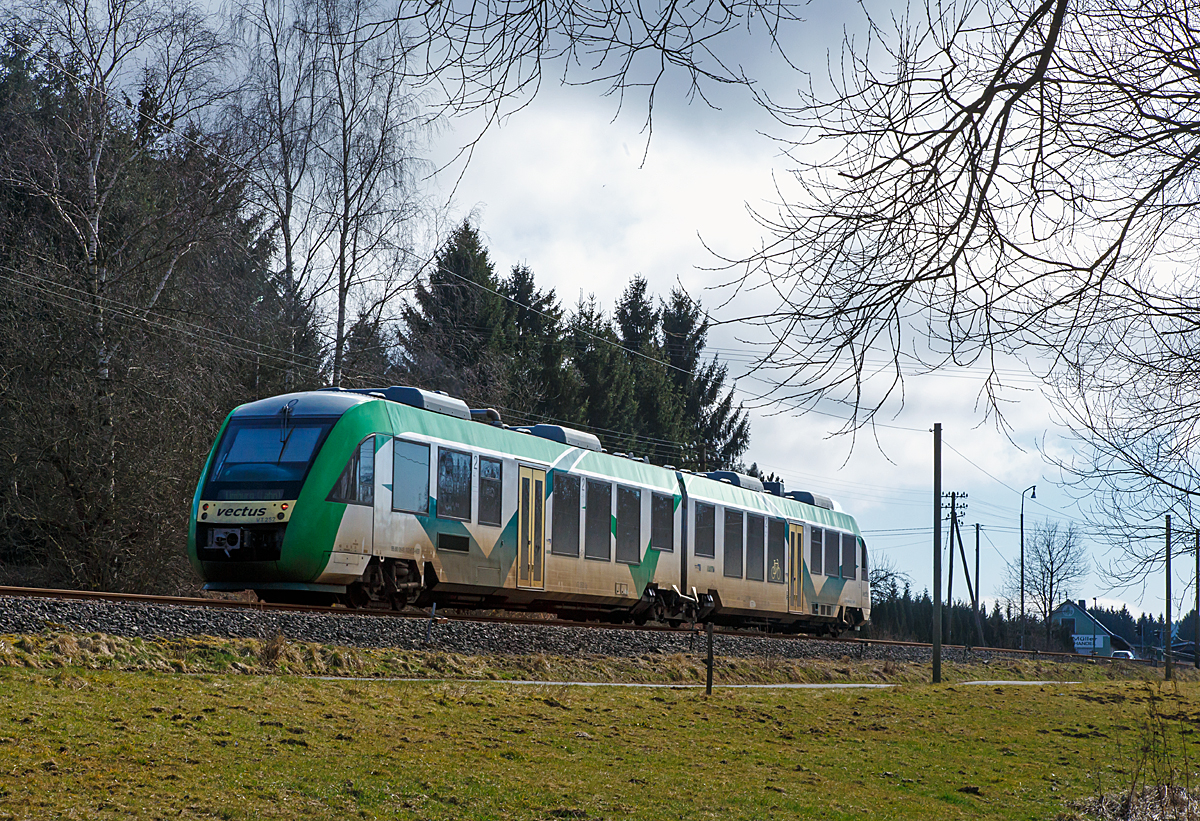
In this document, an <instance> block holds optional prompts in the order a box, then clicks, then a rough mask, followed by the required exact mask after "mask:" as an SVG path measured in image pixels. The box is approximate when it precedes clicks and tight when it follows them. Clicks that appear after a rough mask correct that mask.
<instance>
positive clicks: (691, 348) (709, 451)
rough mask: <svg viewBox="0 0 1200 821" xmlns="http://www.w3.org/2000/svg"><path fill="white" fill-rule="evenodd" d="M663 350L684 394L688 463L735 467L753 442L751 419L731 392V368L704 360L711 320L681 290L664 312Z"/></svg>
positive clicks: (675, 292)
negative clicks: (688, 444) (736, 402)
mask: <svg viewBox="0 0 1200 821" xmlns="http://www.w3.org/2000/svg"><path fill="white" fill-rule="evenodd" d="M661 322H662V334H663V348H664V352H665V354H666V358H667V362H668V363H670V365H671V368H670V376H671V378H672V379H673V380H674V381H675V384H676V386H677V388H678V390H679V392H680V394H681V395H682V398H683V418H684V419H685V420H687V422H688V424H689V425H690V430H688V431H686V432H685V434H684V435H685V437H686V438H687V441H688V442H689V443H690V444H691V446H692V450H691V451H690V453H689V458H688V459H687V460H686V463H687V466H688V467H692V468H704V469H707V470H717V469H730V468H733V467H736V466H737V465H738V463H739V462H740V460H741V457H742V454H743V453H745V452H746V448H748V447H749V446H750V420H749V419H748V418H747V416H746V411H745V409H744V408H743V407H742V405H741V404H740V403H739V404H738V405H737V406H736V407H735V406H734V403H733V388H732V386H731V387H730V388H729V389H728V390H726V388H725V380H726V378H727V376H728V370H727V367H726V366H725V365H723V364H721V361H720V359H719V358H718V357H713V358H712V359H711V360H708V361H707V362H704V361H703V360H702V357H703V354H704V346H705V343H706V342H707V339H708V328H709V323H708V318H707V317H705V316H704V315H703V313H702V311H701V308H700V305H699V303H697V302H695V301H694V300H693V299H692V298H691V297H690V296H688V294H687V292H685V291H684V290H683V289H681V288H674V289H672V291H671V297H670V299H669V300H668V301H667V302H666V304H665V305H663V307H662V313H661Z"/></svg>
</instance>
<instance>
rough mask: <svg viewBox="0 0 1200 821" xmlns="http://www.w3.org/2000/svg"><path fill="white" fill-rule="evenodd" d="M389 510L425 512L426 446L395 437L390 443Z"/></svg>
mask: <svg viewBox="0 0 1200 821" xmlns="http://www.w3.org/2000/svg"><path fill="white" fill-rule="evenodd" d="M392 509H393V510H403V511H405V512H407V513H419V514H421V515H422V516H425V515H428V513H429V445H421V444H418V443H416V442H406V441H404V440H403V439H397V440H395V444H394V445H393V446H392Z"/></svg>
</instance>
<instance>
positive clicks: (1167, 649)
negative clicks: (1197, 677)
mask: <svg viewBox="0 0 1200 821" xmlns="http://www.w3.org/2000/svg"><path fill="white" fill-rule="evenodd" d="M1163 661H1164V663H1165V667H1166V669H1165V671H1164V674H1165V677H1166V679H1167V681H1170V680H1171V514H1170V513H1168V514H1167V624H1166V635H1165V636H1164V637H1163Z"/></svg>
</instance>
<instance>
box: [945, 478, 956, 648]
mask: <svg viewBox="0 0 1200 821" xmlns="http://www.w3.org/2000/svg"><path fill="white" fill-rule="evenodd" d="M957 501H958V494H957V493H955V492H954V491H950V528H949V530H948V531H947V534H948V535H949V537H950V544H949V547H950V575H949V578H948V579H947V580H946V644H953V643H954V525H955V523H956V522H957V521H958V507H957V506H956V505H955V502H957Z"/></svg>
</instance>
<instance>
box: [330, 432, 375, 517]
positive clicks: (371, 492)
mask: <svg viewBox="0 0 1200 821" xmlns="http://www.w3.org/2000/svg"><path fill="white" fill-rule="evenodd" d="M329 501H331V502H346V503H348V504H352V505H373V504H375V437H374V436H368V437H367V438H366V439H364V440H363V441H362V442H361V443H359V446H358V447H357V448H355V449H354V453H353V454H351V456H350V461H349V462H347V463H346V469H345V470H343V471H342V475H341V476H339V477H338V480H337V482H336V483H335V484H334V486H333V490H331V491H330V492H329Z"/></svg>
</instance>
